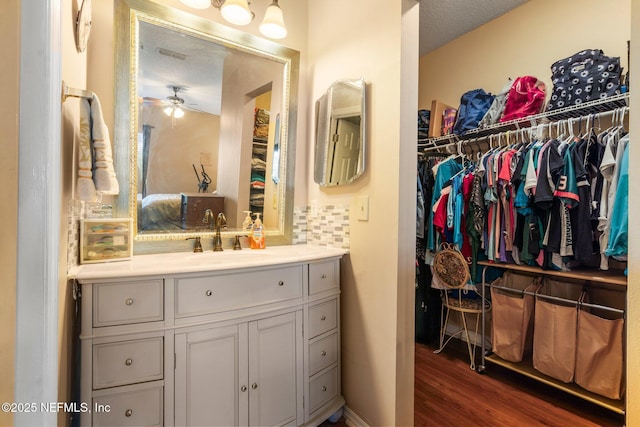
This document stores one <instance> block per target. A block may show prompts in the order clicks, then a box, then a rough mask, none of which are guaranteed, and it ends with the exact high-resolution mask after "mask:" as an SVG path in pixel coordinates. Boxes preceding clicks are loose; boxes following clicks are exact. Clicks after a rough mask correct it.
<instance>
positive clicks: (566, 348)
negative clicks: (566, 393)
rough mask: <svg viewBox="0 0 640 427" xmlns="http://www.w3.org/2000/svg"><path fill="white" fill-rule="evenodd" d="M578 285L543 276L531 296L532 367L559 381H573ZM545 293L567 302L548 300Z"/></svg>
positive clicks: (579, 291) (580, 291) (579, 294)
mask: <svg viewBox="0 0 640 427" xmlns="http://www.w3.org/2000/svg"><path fill="white" fill-rule="evenodd" d="M581 294H582V287H581V286H577V285H576V284H574V283H569V282H561V281H557V280H551V279H547V278H544V279H543V280H542V286H541V287H540V289H539V290H538V293H537V294H536V297H535V314H534V327H533V367H534V368H535V369H536V370H537V371H539V372H542V373H543V374H545V375H548V376H550V377H553V378H556V379H558V380H560V381H562V382H565V383H569V382H572V381H573V378H574V374H575V367H576V333H577V323H578V308H577V302H578V301H579V300H580V297H581ZM545 295H548V296H554V297H558V298H563V299H565V300H571V301H573V303H572V302H570V301H567V302H566V303H564V302H563V301H557V300H550V299H546V298H544V296H545Z"/></svg>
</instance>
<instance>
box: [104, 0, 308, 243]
mask: <svg viewBox="0 0 640 427" xmlns="http://www.w3.org/2000/svg"><path fill="white" fill-rule="evenodd" d="M115 25H116V81H115V90H116V94H115V104H116V106H115V110H116V115H115V126H114V134H115V156H116V161H117V165H119V168H120V170H119V171H118V173H119V176H126V177H128V178H129V186H128V187H127V186H123V187H124V188H122V189H121V194H120V196H119V197H118V201H117V204H118V208H119V210H120V211H121V212H128V214H129V216H131V217H133V218H134V223H135V224H136V227H135V248H136V252H138V253H144V252H152V251H163V250H164V251H170V250H180V249H181V248H183V247H187V243H185V239H187V238H189V237H194V236H196V235H200V234H205V233H211V232H212V230H211V229H210V227H209V224H207V223H204V222H203V221H202V219H203V218H204V215H205V211H206V209H211V210H212V211H213V212H214V213H215V214H217V213H220V212H222V213H224V215H225V217H226V225H227V229H226V230H225V231H224V232H223V238H224V237H229V238H232V237H233V236H234V235H235V234H240V229H241V224H242V221H243V219H244V218H245V216H246V213H245V212H246V211H252V212H253V214H254V218H255V214H256V213H260V214H261V218H262V220H263V223H264V224H265V228H266V230H267V238H268V239H269V240H270V244H284V243H290V242H291V232H292V217H293V180H294V176H293V175H294V174H293V163H294V162H293V160H292V159H291V158H290V155H291V153H293V151H294V150H293V144H294V142H293V141H294V137H295V122H296V120H295V115H296V106H295V100H296V97H297V83H298V68H299V53H298V52H297V51H294V50H291V49H288V48H285V47H283V46H280V45H278V44H276V43H273V42H270V41H268V40H265V39H262V38H259V37H256V36H252V35H250V34H247V33H243V32H240V31H237V30H234V29H232V28H228V27H226V26H223V25H220V24H216V23H214V22H211V21H208V20H205V19H202V18H199V17H197V16H194V15H191V14H188V13H186V12H183V11H180V10H177V9H173V8H169V7H166V6H163V5H160V4H156V3H153V2H149V1H146V0H118V1H117V3H116V18H115ZM123 165H124V166H123Z"/></svg>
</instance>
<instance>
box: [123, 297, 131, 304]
mask: <svg viewBox="0 0 640 427" xmlns="http://www.w3.org/2000/svg"><path fill="white" fill-rule="evenodd" d="M124 303H125V304H127V305H133V299H131V298H127V300H126V301H125V302H124Z"/></svg>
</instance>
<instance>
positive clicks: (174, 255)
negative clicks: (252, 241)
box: [69, 245, 348, 282]
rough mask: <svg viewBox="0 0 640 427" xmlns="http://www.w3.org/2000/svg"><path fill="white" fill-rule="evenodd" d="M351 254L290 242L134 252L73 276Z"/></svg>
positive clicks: (105, 276)
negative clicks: (238, 247)
mask: <svg viewBox="0 0 640 427" xmlns="http://www.w3.org/2000/svg"><path fill="white" fill-rule="evenodd" d="M347 253H348V250H346V249H339V248H330V247H325V246H310V245H286V246H272V247H267V248H265V249H242V250H240V251H234V250H231V249H225V250H224V251H222V252H213V251H206V252H202V253H193V252H171V253H162V254H152V255H134V256H133V257H132V258H131V259H130V260H125V261H113V262H106V263H96V264H84V265H80V266H78V267H76V268H74V269H72V270H71V271H69V278H70V279H77V280H79V281H81V282H82V281H88V280H96V279H110V278H118V277H136V276H166V275H174V274H183V273H195V272H206V271H217V270H230V269H240V268H250V267H264V266H270V265H279V264H290V263H296V262H307V261H315V260H319V259H324V258H335V257H342V256H343V255H345V254H347Z"/></svg>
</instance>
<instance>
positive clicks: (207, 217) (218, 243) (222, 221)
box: [202, 209, 227, 252]
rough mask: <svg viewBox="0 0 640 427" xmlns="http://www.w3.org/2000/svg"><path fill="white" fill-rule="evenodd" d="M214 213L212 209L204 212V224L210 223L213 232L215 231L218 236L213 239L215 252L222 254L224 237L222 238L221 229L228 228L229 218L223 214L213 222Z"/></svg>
mask: <svg viewBox="0 0 640 427" xmlns="http://www.w3.org/2000/svg"><path fill="white" fill-rule="evenodd" d="M213 218H214V213H213V211H212V210H211V209H207V210H206V211H204V218H202V222H204V223H208V224H209V225H210V227H211V231H215V232H216V234H215V236H214V237H213V251H214V252H221V251H222V237H221V236H220V229H222V228H226V227H227V218H226V217H225V216H224V214H223V213H222V212H220V213H219V214H218V217H217V218H216V219H215V221H214V220H213Z"/></svg>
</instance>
